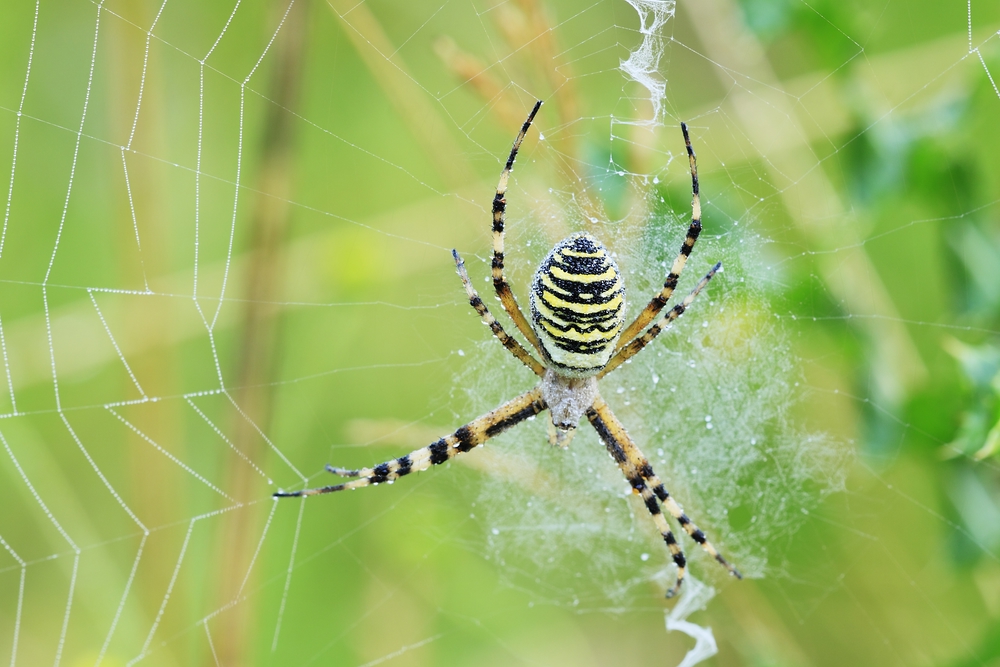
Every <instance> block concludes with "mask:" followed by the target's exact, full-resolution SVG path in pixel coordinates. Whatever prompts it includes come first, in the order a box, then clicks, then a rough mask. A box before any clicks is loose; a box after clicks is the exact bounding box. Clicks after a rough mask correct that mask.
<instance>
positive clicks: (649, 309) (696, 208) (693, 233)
mask: <svg viewBox="0 0 1000 667" xmlns="http://www.w3.org/2000/svg"><path fill="white" fill-rule="evenodd" d="M681 131H682V132H683V133H684V145H685V146H686V147H687V154H688V164H689V165H690V166H691V226H690V227H688V232H687V237H686V238H685V239H684V244H683V245H682V246H681V251H680V253H678V255H677V259H675V260H674V264H673V266H671V267H670V273H668V274H667V279H666V280H665V281H663V289H661V290H660V292H659V293H658V294H657V295H656V296H654V297H653V298H652V299H651V300H650V302H649V303H648V304H646V307H645V308H644V309H643V311H642V312H641V313H639V316H638V317H636V318H635V321H634V322H632V324H630V325H628V326H627V327H626V328H625V330H624V331H623V332H622V335H621V337H620V338H619V339H618V343H617V345H616V346H615V349H621V348H622V347H624V346H625V345H626V344H627V343H629V342H630V341H631V340H632V339H633V338H635V337H636V336H637V335H638V334H639V332H640V331H642V330H643V329H644V328H646V326H647V325H648V324H649V323H650V322H652V321H653V318H654V317H656V315H657V313H659V312H660V310H662V309H663V307H664V306H665V305H667V301H669V300H670V296H671V295H672V294H673V293H674V290H675V289H676V288H677V281H678V280H679V279H680V277H681V271H683V270H684V265H685V264H686V263H687V259H688V256H689V255H690V254H691V250H693V249H694V244H695V241H697V240H698V235H699V234H701V195H700V193H699V189H698V158H696V157H695V154H694V149H693V148H691V137H690V136H688V129H687V125H686V124H684V123H681Z"/></svg>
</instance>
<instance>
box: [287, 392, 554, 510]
mask: <svg viewBox="0 0 1000 667" xmlns="http://www.w3.org/2000/svg"><path fill="white" fill-rule="evenodd" d="M546 407H547V406H546V404H545V400H544V399H543V398H542V389H541V387H536V388H535V389H532V390H531V391H529V392H527V393H525V394H521V395H520V396H518V397H517V398H515V399H513V400H511V401H508V402H506V403H504V404H503V405H501V406H500V407H499V408H497V409H495V410H492V411H490V412H487V413H486V414H485V415H483V416H482V417H479V418H478V419H473V420H472V421H471V422H469V423H468V424H466V425H465V426H462V427H461V428H459V429H458V430H457V431H455V432H454V433H452V434H451V435H448V436H445V437H443V438H441V439H440V440H438V441H437V442H434V443H432V444H430V445H428V446H427V447H421V448H420V449H417V450H415V451H412V452H410V453H409V454H407V455H405V456H400V457H399V458H398V459H392V460H391V461H386V462H384V463H380V464H378V465H377V466H375V467H374V468H360V469H358V470H349V469H347V468H336V467H333V466H329V465H328V466H327V467H326V469H327V471H328V472H331V473H333V474H335V475H339V476H341V477H358V478H359V479H355V480H352V481H350V482H343V483H341V484H333V485H331V486H324V487H320V488H317V489H305V490H303V491H278V492H277V493H275V494H274V496H275V497H276V498H294V497H298V496H315V495H319V494H321V493H333V492H334V491H347V490H350V489H359V488H361V487H363V486H369V485H372V484H381V483H382V482H394V481H396V480H397V479H399V478H400V477H403V476H405V475H409V474H410V473H413V472H420V471H421V470H427V469H428V468H430V467H431V466H432V465H437V464H439V463H444V462H445V461H449V460H451V459H453V458H455V457H456V456H458V455H459V454H463V453H465V452H467V451H469V450H471V449H473V448H475V447H478V446H479V445H482V444H483V443H485V442H486V441H487V440H489V439H490V438H492V437H493V436H496V435H499V434H501V433H503V432H504V431H506V430H507V429H509V428H510V427H512V426H514V425H516V424H520V423H521V422H523V421H524V420H526V419H528V418H530V417H534V416H535V415H537V414H538V413H539V412H541V411H542V410H544V409H545V408H546Z"/></svg>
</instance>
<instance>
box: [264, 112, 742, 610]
mask: <svg viewBox="0 0 1000 667" xmlns="http://www.w3.org/2000/svg"><path fill="white" fill-rule="evenodd" d="M541 105H542V102H541V100H539V101H538V102H536V103H535V106H534V108H533V109H532V110H531V113H530V114H528V118H527V120H525V121H524V125H522V126H521V131H520V132H519V133H518V135H517V138H516V139H515V140H514V145H513V147H512V148H511V150H510V155H509V156H508V158H507V164H506V166H505V167H504V169H503V172H501V174H500V182H499V183H498V184H497V190H496V196H495V197H494V198H493V268H492V276H493V287H494V288H495V289H496V293H497V296H498V297H499V298H500V303H501V304H502V305H503V308H504V310H505V311H507V314H508V315H509V316H510V318H511V320H512V321H513V322H514V325H515V326H516V327H517V329H518V330H519V331H520V332H521V334H522V335H523V336H524V337H525V338H526V339H527V340H528V342H529V343H530V345H531V346H532V347H533V348H534V349H535V350H536V351H537V352H538V354H539V356H540V357H541V359H542V361H539V360H537V359H536V358H535V357H533V356H532V355H531V353H530V352H529V351H528V350H527V349H526V348H525V347H524V345H522V344H521V343H520V342H519V341H518V340H517V339H516V338H514V337H512V336H511V335H510V334H508V333H507V332H506V331H504V328H503V326H501V324H500V323H499V322H497V320H496V318H494V317H493V315H492V314H491V313H490V311H489V309H488V308H487V307H486V304H485V303H483V300H482V299H481V298H480V297H479V295H478V294H477V293H476V290H475V288H474V287H473V286H472V282H471V281H470V280H469V274H468V272H467V271H466V270H465V262H464V261H463V260H462V258H461V257H460V256H459V254H458V251H456V250H452V256H453V258H454V260H455V266H456V268H457V270H458V275H459V277H460V278H461V279H462V284H463V285H464V286H465V292H466V294H467V295H468V297H469V304H470V305H471V306H472V307H473V309H475V311H476V313H478V314H479V317H480V318H482V321H483V323H484V324H486V325H487V326H488V327H489V328H490V331H492V332H493V335H494V336H496V337H497V339H499V341H500V342H501V343H502V344H503V346H504V347H505V348H507V350H508V351H509V352H510V353H511V354H512V355H514V357H515V358H517V359H518V360H519V361H520V362H521V363H523V364H524V365H525V366H527V367H528V368H529V369H531V370H532V371H533V372H534V373H535V374H536V375H538V377H540V378H541V382H540V383H539V384H538V385H537V386H536V387H535V388H534V389H532V390H531V391H529V392H527V393H524V394H521V395H520V396H518V397H517V398H514V399H512V400H510V401H508V402H506V403H504V404H503V405H501V406H500V407H498V408H496V409H495V410H493V411H491V412H488V413H486V414H485V415H483V416H482V417H479V418H478V419H474V420H472V421H471V422H469V423H468V424H466V425H464V426H462V427H461V428H459V429H458V430H457V431H455V432H454V433H452V434H451V435H448V436H445V437H443V438H441V439H440V440H438V441H437V442H434V443H432V444H430V445H428V446H427V447H423V448H421V449H417V450H415V451H413V452H411V453H409V454H407V455H406V456H401V457H399V458H397V459H393V460H391V461H386V462H385V463H380V464H379V465H377V466H375V467H373V468H360V469H357V470H351V469H347V468H336V467H334V466H331V465H327V466H326V469H327V471H329V472H331V473H333V474H334V475H338V476H340V477H348V478H350V477H353V478H357V479H354V480H352V481H349V482H343V483H341V484H334V485H332V486H324V487H321V488H316V489H305V490H302V491H279V492H277V493H275V494H274V495H275V497H280V498H288V497H297V496H311V495H318V494H322V493H332V492H334V491H344V490H347V489H358V488H361V487H363V486H369V485H377V484H381V483H383V482H387V483H390V484H391V483H392V482H394V481H395V480H397V479H399V478H400V477H404V476H406V475H409V474H411V473H414V472H418V471H421V470H426V469H428V468H430V467H431V466H432V465H437V464H439V463H444V462H445V461H449V460H451V459H452V458H454V457H456V456H458V455H459V454H464V453H465V452H468V451H469V450H471V449H473V448H475V447H479V446H481V445H483V444H484V443H485V442H486V441H487V440H489V439H490V438H492V437H494V436H496V435H499V434H500V433H503V432H504V431H506V430H507V429H509V428H511V427H512V426H515V425H516V424H519V423H521V422H523V421H525V420H526V419H530V418H531V417H534V416H535V415H537V414H539V413H540V412H542V411H543V410H546V409H547V410H549V412H550V413H551V417H552V419H551V422H550V424H549V441H550V442H551V443H552V444H554V445H558V446H561V447H564V448H565V447H567V446H569V443H570V440H571V439H572V437H573V433H574V432H575V429H576V426H577V424H578V423H579V422H580V420H581V418H583V417H584V416H586V418H587V420H588V421H589V422H590V423H591V425H592V426H593V427H594V429H595V430H596V431H597V433H598V435H599V436H600V438H601V440H602V441H603V443H604V445H605V447H607V449H608V452H609V453H610V454H611V457H612V458H613V459H614V461H615V462H616V463H617V464H618V467H619V468H621V471H622V473H624V475H625V477H626V479H628V482H629V484H630V485H631V486H632V489H633V491H634V492H635V493H637V494H638V495H640V496H641V497H642V500H643V502H644V503H645V505H646V509H647V510H649V513H650V514H651V515H652V517H653V521H654V522H655V523H656V527H657V528H658V529H659V531H660V534H661V535H662V536H663V541H664V542H665V543H666V545H667V549H668V550H669V551H670V554H671V557H672V559H673V562H674V564H675V565H676V566H677V580H676V583H675V584H674V585H673V586H672V587H671V588H670V589H668V590H667V597H668V598H669V597H672V596H673V595H675V594H676V593H677V592H678V591H679V590H680V587H681V584H682V583H683V581H684V574H685V570H686V567H687V561H686V559H685V557H684V552H683V551H682V550H681V547H680V545H679V544H678V543H677V540H676V538H675V537H674V534H673V532H672V531H671V529H670V525H669V524H668V523H667V520H666V518H665V517H664V516H663V512H662V509H661V505H662V507H663V508H666V510H667V511H668V512H670V514H671V515H672V516H673V517H674V519H675V520H676V521H677V523H678V524H680V526H681V528H683V529H684V530H685V532H687V534H688V535H690V536H691V539H693V540H694V541H695V542H697V543H698V544H699V545H701V547H702V549H704V550H705V551H707V552H708V553H709V554H710V555H711V556H712V557H713V558H715V560H717V561H718V562H719V563H721V564H722V565H723V566H724V567H725V568H726V569H727V570H729V573H730V574H732V575H733V576H735V577H737V578H739V579H742V575H741V574H740V573H739V571H738V570H737V569H736V568H735V567H733V566H732V565H731V564H730V563H729V562H728V561H726V559H725V558H723V557H722V555H721V554H720V553H719V552H718V551H717V550H716V549H715V547H713V546H712V544H711V543H710V542H709V541H708V539H707V538H706V537H705V533H704V532H702V531H701V530H700V529H699V528H698V527H697V526H696V525H695V524H694V523H693V522H692V521H691V519H689V518H688V516H687V515H686V514H685V513H684V510H683V509H681V506H680V505H678V504H677V501H676V500H674V499H673V497H671V495H670V494H669V493H668V492H667V490H666V488H665V487H664V486H663V482H661V481H660V479H659V478H658V477H657V476H656V473H654V472H653V468H652V466H650V465H649V461H648V460H647V459H646V457H645V456H644V455H643V453H642V452H641V451H639V448H638V447H637V446H636V444H635V442H633V441H632V439H631V438H630V437H629V435H628V433H627V432H626V430H625V427H624V426H623V425H622V423H621V422H620V421H619V420H618V418H617V417H616V416H615V415H614V413H612V412H611V408H610V407H608V404H607V403H606V402H605V401H604V399H603V398H602V397H601V394H600V392H599V391H598V389H597V381H598V380H600V379H601V378H603V377H604V376H606V375H608V373H611V372H612V371H614V370H615V369H616V368H618V367H619V366H620V365H621V364H622V363H624V362H625V361H627V360H628V359H630V358H631V357H633V356H634V355H635V354H637V353H638V352H639V351H640V350H642V348H644V347H646V345H648V344H649V343H650V341H652V340H653V339H654V338H656V336H657V335H658V334H659V333H660V332H661V331H663V329H664V328H665V327H666V326H667V325H669V324H670V323H671V322H673V321H674V320H675V319H677V318H678V317H680V316H681V315H682V314H683V313H684V311H685V310H686V309H687V308H688V306H690V305H691V302H692V301H694V299H695V297H696V296H697V295H698V293H699V292H701V290H702V289H704V287H705V286H706V285H707V284H708V281H709V280H711V279H712V276H714V275H715V274H716V272H717V271H719V270H720V269H721V268H722V263H721V262H720V263H718V264H716V265H715V266H713V267H712V269H711V270H710V271H709V272H708V274H707V275H705V277H704V278H702V279H701V281H700V282H699V283H698V285H697V286H696V287H695V288H694V290H692V291H691V293H690V294H688V295H687V297H685V298H684V300H683V301H681V302H680V303H678V304H676V305H675V306H673V308H671V309H670V310H669V311H668V312H667V314H666V315H664V316H663V317H660V318H659V319H658V320H657V321H656V322H655V323H653V325H652V326H650V327H649V328H648V329H646V327H647V326H648V325H649V324H650V323H651V322H653V320H654V318H656V317H657V315H658V314H659V313H660V311H661V310H662V309H663V307H664V306H665V305H666V303H667V301H668V300H669V299H670V297H671V295H672V294H673V292H674V289H675V288H676V287H677V280H678V278H679V277H680V274H681V271H682V270H683V269H684V265H685V263H686V262H687V259H688V256H689V255H690V254H691V250H692V249H693V248H694V244H695V241H697V240H698V235H699V234H700V233H701V199H700V197H699V193H698V163H697V160H696V158H695V154H694V150H693V149H692V148H691V139H690V137H689V136H688V130H687V125H685V124H684V123H681V131H682V132H683V134H684V144H685V146H686V147H687V154H688V162H689V164H690V167H691V190H692V197H691V208H692V216H691V226H690V227H689V228H688V232H687V237H686V238H685V239H684V244H683V245H682V246H681V249H680V253H679V254H678V255H677V258H676V259H675V260H674V263H673V266H672V267H671V269H670V273H669V274H667V278H666V280H665V281H664V283H663V288H662V289H661V290H660V291H659V293H657V294H656V295H655V296H654V297H653V298H652V300H650V302H649V303H648V304H647V305H646V307H645V308H644V309H643V311H642V312H641V313H640V314H639V316H638V317H636V319H635V320H634V321H633V322H632V323H631V324H629V325H628V326H625V286H624V284H623V282H622V276H621V272H620V271H619V270H618V266H617V265H616V264H615V261H614V259H613V258H612V257H611V255H610V254H609V253H608V250H607V248H605V246H604V245H603V244H602V243H601V242H600V241H598V240H597V239H596V238H595V237H593V236H592V235H590V234H587V233H585V232H577V233H575V234H571V235H570V236H568V237H566V238H565V239H563V240H562V241H560V242H559V243H557V244H556V245H555V247H553V248H552V250H551V251H550V252H549V254H548V255H547V256H546V257H545V259H544V260H542V263H541V265H540V266H539V267H538V270H537V271H536V272H535V275H534V278H533V280H532V285H531V294H530V304H531V321H530V323H529V321H528V319H527V318H526V317H525V316H524V313H523V312H522V311H521V309H520V307H519V306H518V304H517V301H516V300H515V298H514V293H513V292H512V291H511V288H510V284H509V283H508V282H507V278H506V277H505V276H504V214H505V211H506V208H507V199H506V192H507V183H508V181H509V179H510V172H511V170H512V169H513V167H514V159H515V158H516V157H517V151H518V149H519V148H520V147H521V142H522V141H523V140H524V135H525V134H526V133H527V132H528V128H529V127H531V122H532V121H533V120H534V118H535V114H536V113H538V109H539V107H541ZM643 329H646V330H645V332H643Z"/></svg>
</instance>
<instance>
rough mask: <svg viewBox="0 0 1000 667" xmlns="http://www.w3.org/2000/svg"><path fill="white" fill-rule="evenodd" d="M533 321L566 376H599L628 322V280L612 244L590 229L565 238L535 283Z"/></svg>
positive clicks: (554, 361) (547, 258)
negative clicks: (611, 250)
mask: <svg viewBox="0 0 1000 667" xmlns="http://www.w3.org/2000/svg"><path fill="white" fill-rule="evenodd" d="M531 323H532V326H533V327H534V329H535V333H537V334H538V338H539V339H540V340H541V343H542V347H544V348H545V352H546V353H547V354H548V356H549V359H550V360H551V361H552V363H553V364H554V365H555V368H554V370H555V371H556V372H558V373H560V374H563V375H573V376H586V375H593V374H594V373H596V372H597V371H599V370H600V369H601V368H603V367H604V365H605V364H607V363H608V359H610V358H611V353H612V352H613V351H614V343H615V341H616V340H617V339H618V335H619V334H620V333H621V331H622V327H623V325H624V323H625V285H624V283H622V276H621V272H620V271H619V270H618V266H617V265H616V264H615V262H614V260H613V259H612V258H611V256H610V255H609V254H608V250H607V248H605V247H604V245H603V244H602V243H601V242H600V241H598V240H597V239H596V238H594V237H593V236H591V235H590V234H587V233H585V232H580V233H577V234H572V235H571V236H568V237H567V238H565V239H563V240H562V241H560V242H559V243H557V244H556V246H555V247H554V248H553V249H552V251H551V252H550V253H549V254H548V256H547V257H546V258H545V259H544V260H543V261H542V264H541V266H539V267H538V271H536V272H535V278H534V281H533V282H532V286H531Z"/></svg>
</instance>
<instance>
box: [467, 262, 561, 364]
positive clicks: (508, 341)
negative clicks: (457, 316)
mask: <svg viewBox="0 0 1000 667" xmlns="http://www.w3.org/2000/svg"><path fill="white" fill-rule="evenodd" d="M451 254H452V256H453V257H454V258H455V267H456V268H457V269H458V275H459V277H460V278H461V279H462V284H463V285H465V293H466V294H467V295H468V296H469V304H470V305H471V306H472V307H473V309H475V311H476V312H477V313H478V314H479V317H480V318H482V320H483V323H484V324H486V326H488V327H489V328H490V331H492V332H493V335H494V336H496V337H497V339H498V340H499V341H500V342H501V343H502V344H503V346H504V347H505V348H507V351H508V352H510V353H511V354H512V355H514V357H515V358H517V359H518V360H519V361H520V362H521V363H523V364H524V365H525V366H527V367H528V368H530V369H531V370H532V372H534V374H535V375H537V376H538V377H542V376H543V375H545V366H543V365H542V364H541V362H539V361H538V360H537V359H535V358H534V357H532V356H531V353H530V352H528V351H527V350H526V349H524V346H523V345H521V343H519V342H518V340H517V339H516V338H513V337H511V336H510V335H509V334H508V333H507V332H506V331H504V329H503V327H502V326H500V323H499V322H497V320H496V318H495V317H493V314H492V313H491V312H490V309H489V308H487V307H486V304H485V303H483V300H482V299H481V298H479V294H478V293H477V292H476V288H475V287H473V286H472V281H471V280H469V273H468V271H466V270H465V262H464V261H462V258H461V256H459V254H458V251H457V250H452V251H451Z"/></svg>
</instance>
